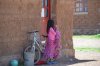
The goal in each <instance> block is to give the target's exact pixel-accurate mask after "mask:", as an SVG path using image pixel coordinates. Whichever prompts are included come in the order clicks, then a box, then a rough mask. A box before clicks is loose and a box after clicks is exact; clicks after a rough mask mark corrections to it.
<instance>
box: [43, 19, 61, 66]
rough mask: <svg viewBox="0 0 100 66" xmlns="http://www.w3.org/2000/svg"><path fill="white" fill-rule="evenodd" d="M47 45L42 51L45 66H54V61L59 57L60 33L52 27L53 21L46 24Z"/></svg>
mask: <svg viewBox="0 0 100 66" xmlns="http://www.w3.org/2000/svg"><path fill="white" fill-rule="evenodd" d="M47 36H48V38H47V43H46V46H45V49H44V58H45V59H46V60H47V64H55V63H57V62H55V59H56V58H57V57H58V56H59V50H60V48H61V45H60V37H61V36H60V32H59V31H58V30H57V27H55V26H54V21H53V20H48V24H47Z"/></svg>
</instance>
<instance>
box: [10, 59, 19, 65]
mask: <svg viewBox="0 0 100 66" xmlns="http://www.w3.org/2000/svg"><path fill="white" fill-rule="evenodd" d="M10 66H18V60H15V59H14V60H11V61H10Z"/></svg>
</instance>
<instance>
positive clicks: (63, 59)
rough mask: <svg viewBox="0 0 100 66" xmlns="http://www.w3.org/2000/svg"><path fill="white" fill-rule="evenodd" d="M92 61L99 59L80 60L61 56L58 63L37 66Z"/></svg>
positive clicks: (63, 65) (54, 65)
mask: <svg viewBox="0 0 100 66" xmlns="http://www.w3.org/2000/svg"><path fill="white" fill-rule="evenodd" d="M92 61H97V60H79V59H76V58H60V59H59V60H58V63H57V64H53V65H47V64H45V65H36V66H68V65H73V64H77V63H85V62H92Z"/></svg>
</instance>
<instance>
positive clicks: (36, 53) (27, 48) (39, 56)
mask: <svg viewBox="0 0 100 66" xmlns="http://www.w3.org/2000/svg"><path fill="white" fill-rule="evenodd" d="M30 49H31V45H29V46H27V47H26V48H25V50H24V52H30ZM40 59H41V51H40V49H39V48H38V47H37V46H36V47H35V57H34V64H37V63H38V62H39V60H40Z"/></svg>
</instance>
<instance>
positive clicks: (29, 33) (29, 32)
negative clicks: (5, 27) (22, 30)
mask: <svg viewBox="0 0 100 66" xmlns="http://www.w3.org/2000/svg"><path fill="white" fill-rule="evenodd" d="M37 32H39V31H37V30H35V31H32V32H28V33H29V34H30V33H37Z"/></svg>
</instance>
